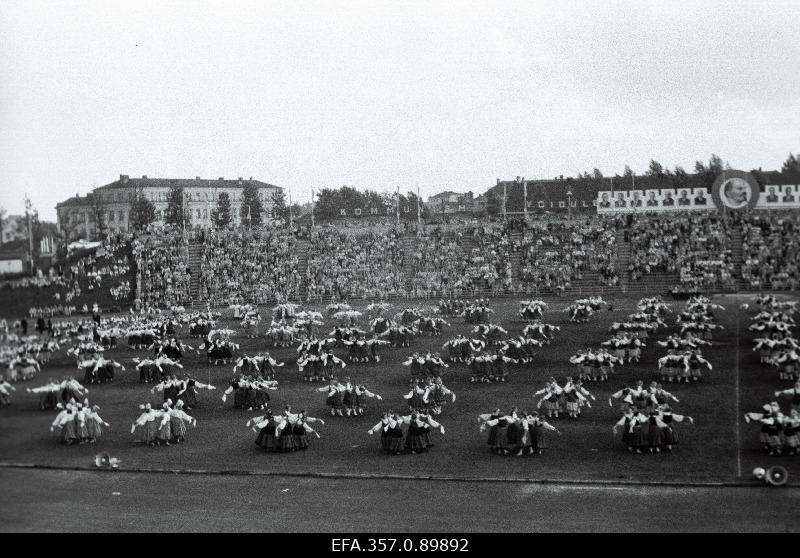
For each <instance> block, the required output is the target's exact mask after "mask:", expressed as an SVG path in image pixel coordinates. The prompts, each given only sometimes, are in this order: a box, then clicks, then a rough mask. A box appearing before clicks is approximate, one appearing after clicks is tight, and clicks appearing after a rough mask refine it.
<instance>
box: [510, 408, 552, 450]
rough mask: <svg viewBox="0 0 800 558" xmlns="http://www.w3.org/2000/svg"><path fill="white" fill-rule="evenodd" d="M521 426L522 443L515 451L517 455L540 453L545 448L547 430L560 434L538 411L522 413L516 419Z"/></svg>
mask: <svg viewBox="0 0 800 558" xmlns="http://www.w3.org/2000/svg"><path fill="white" fill-rule="evenodd" d="M518 424H519V425H520V427H521V428H522V432H523V434H522V443H521V445H520V447H519V450H518V451H517V456H523V455H526V454H527V455H541V454H542V453H543V452H544V450H545V449H547V432H555V433H556V434H558V435H559V436H561V431H560V430H558V428H556V427H555V426H553V425H552V424H550V423H549V422H547V421H546V420H544V419H543V418H542V417H541V416H540V415H539V413H537V412H533V413H524V416H523V417H522V418H521V419H520V420H519V421H518Z"/></svg>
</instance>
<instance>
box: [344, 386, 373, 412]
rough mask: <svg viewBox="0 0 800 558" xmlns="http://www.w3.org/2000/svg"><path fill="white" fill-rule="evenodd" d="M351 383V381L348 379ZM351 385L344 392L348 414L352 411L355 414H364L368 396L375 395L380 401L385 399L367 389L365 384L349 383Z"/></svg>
mask: <svg viewBox="0 0 800 558" xmlns="http://www.w3.org/2000/svg"><path fill="white" fill-rule="evenodd" d="M348 384H349V381H348ZM349 385H350V387H349V388H348V389H347V390H346V391H345V393H344V398H343V400H344V405H345V407H346V408H347V414H348V415H349V414H350V413H351V412H352V413H353V415H363V414H364V411H365V410H366V408H367V405H366V400H367V397H374V398H375V399H377V400H378V401H383V397H381V396H380V395H378V394H377V393H372V392H371V391H369V390H368V389H367V386H365V385H364V384H356V385H352V384H349Z"/></svg>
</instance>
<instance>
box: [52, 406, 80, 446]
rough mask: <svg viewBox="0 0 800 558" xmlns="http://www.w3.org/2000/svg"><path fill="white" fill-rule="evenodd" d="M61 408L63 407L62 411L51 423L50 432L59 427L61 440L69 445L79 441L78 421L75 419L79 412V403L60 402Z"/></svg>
mask: <svg viewBox="0 0 800 558" xmlns="http://www.w3.org/2000/svg"><path fill="white" fill-rule="evenodd" d="M59 408H61V412H59V413H58V414H57V415H56V418H55V420H53V424H51V425H50V432H55V429H56V428H58V429H59V438H60V439H61V442H62V443H64V444H66V445H68V446H71V445H72V444H77V443H79V442H80V438H79V437H78V432H77V426H78V423H77V421H76V420H75V418H76V415H77V412H78V407H77V404H75V403H74V402H71V403H67V404H66V405H63V406H62V405H61V404H59Z"/></svg>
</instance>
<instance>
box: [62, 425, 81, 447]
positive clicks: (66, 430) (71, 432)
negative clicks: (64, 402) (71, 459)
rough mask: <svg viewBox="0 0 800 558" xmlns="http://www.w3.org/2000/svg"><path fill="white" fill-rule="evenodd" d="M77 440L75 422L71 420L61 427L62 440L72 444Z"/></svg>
mask: <svg viewBox="0 0 800 558" xmlns="http://www.w3.org/2000/svg"><path fill="white" fill-rule="evenodd" d="M76 439H77V435H76V433H75V421H74V420H70V421H68V422H67V423H66V424H65V425H64V426H62V427H61V440H62V441H63V442H65V443H67V442H72V441H74V440H76Z"/></svg>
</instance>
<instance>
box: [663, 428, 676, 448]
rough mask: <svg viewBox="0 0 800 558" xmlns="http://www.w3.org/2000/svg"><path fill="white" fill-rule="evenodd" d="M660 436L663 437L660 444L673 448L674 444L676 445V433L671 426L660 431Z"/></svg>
mask: <svg viewBox="0 0 800 558" xmlns="http://www.w3.org/2000/svg"><path fill="white" fill-rule="evenodd" d="M662 436H663V439H662V443H664V444H666V445H670V446H674V445H675V444H677V443H678V433H677V432H676V431H675V429H674V428H673V427H671V426H667V427H665V428H664V430H663V431H662Z"/></svg>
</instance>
